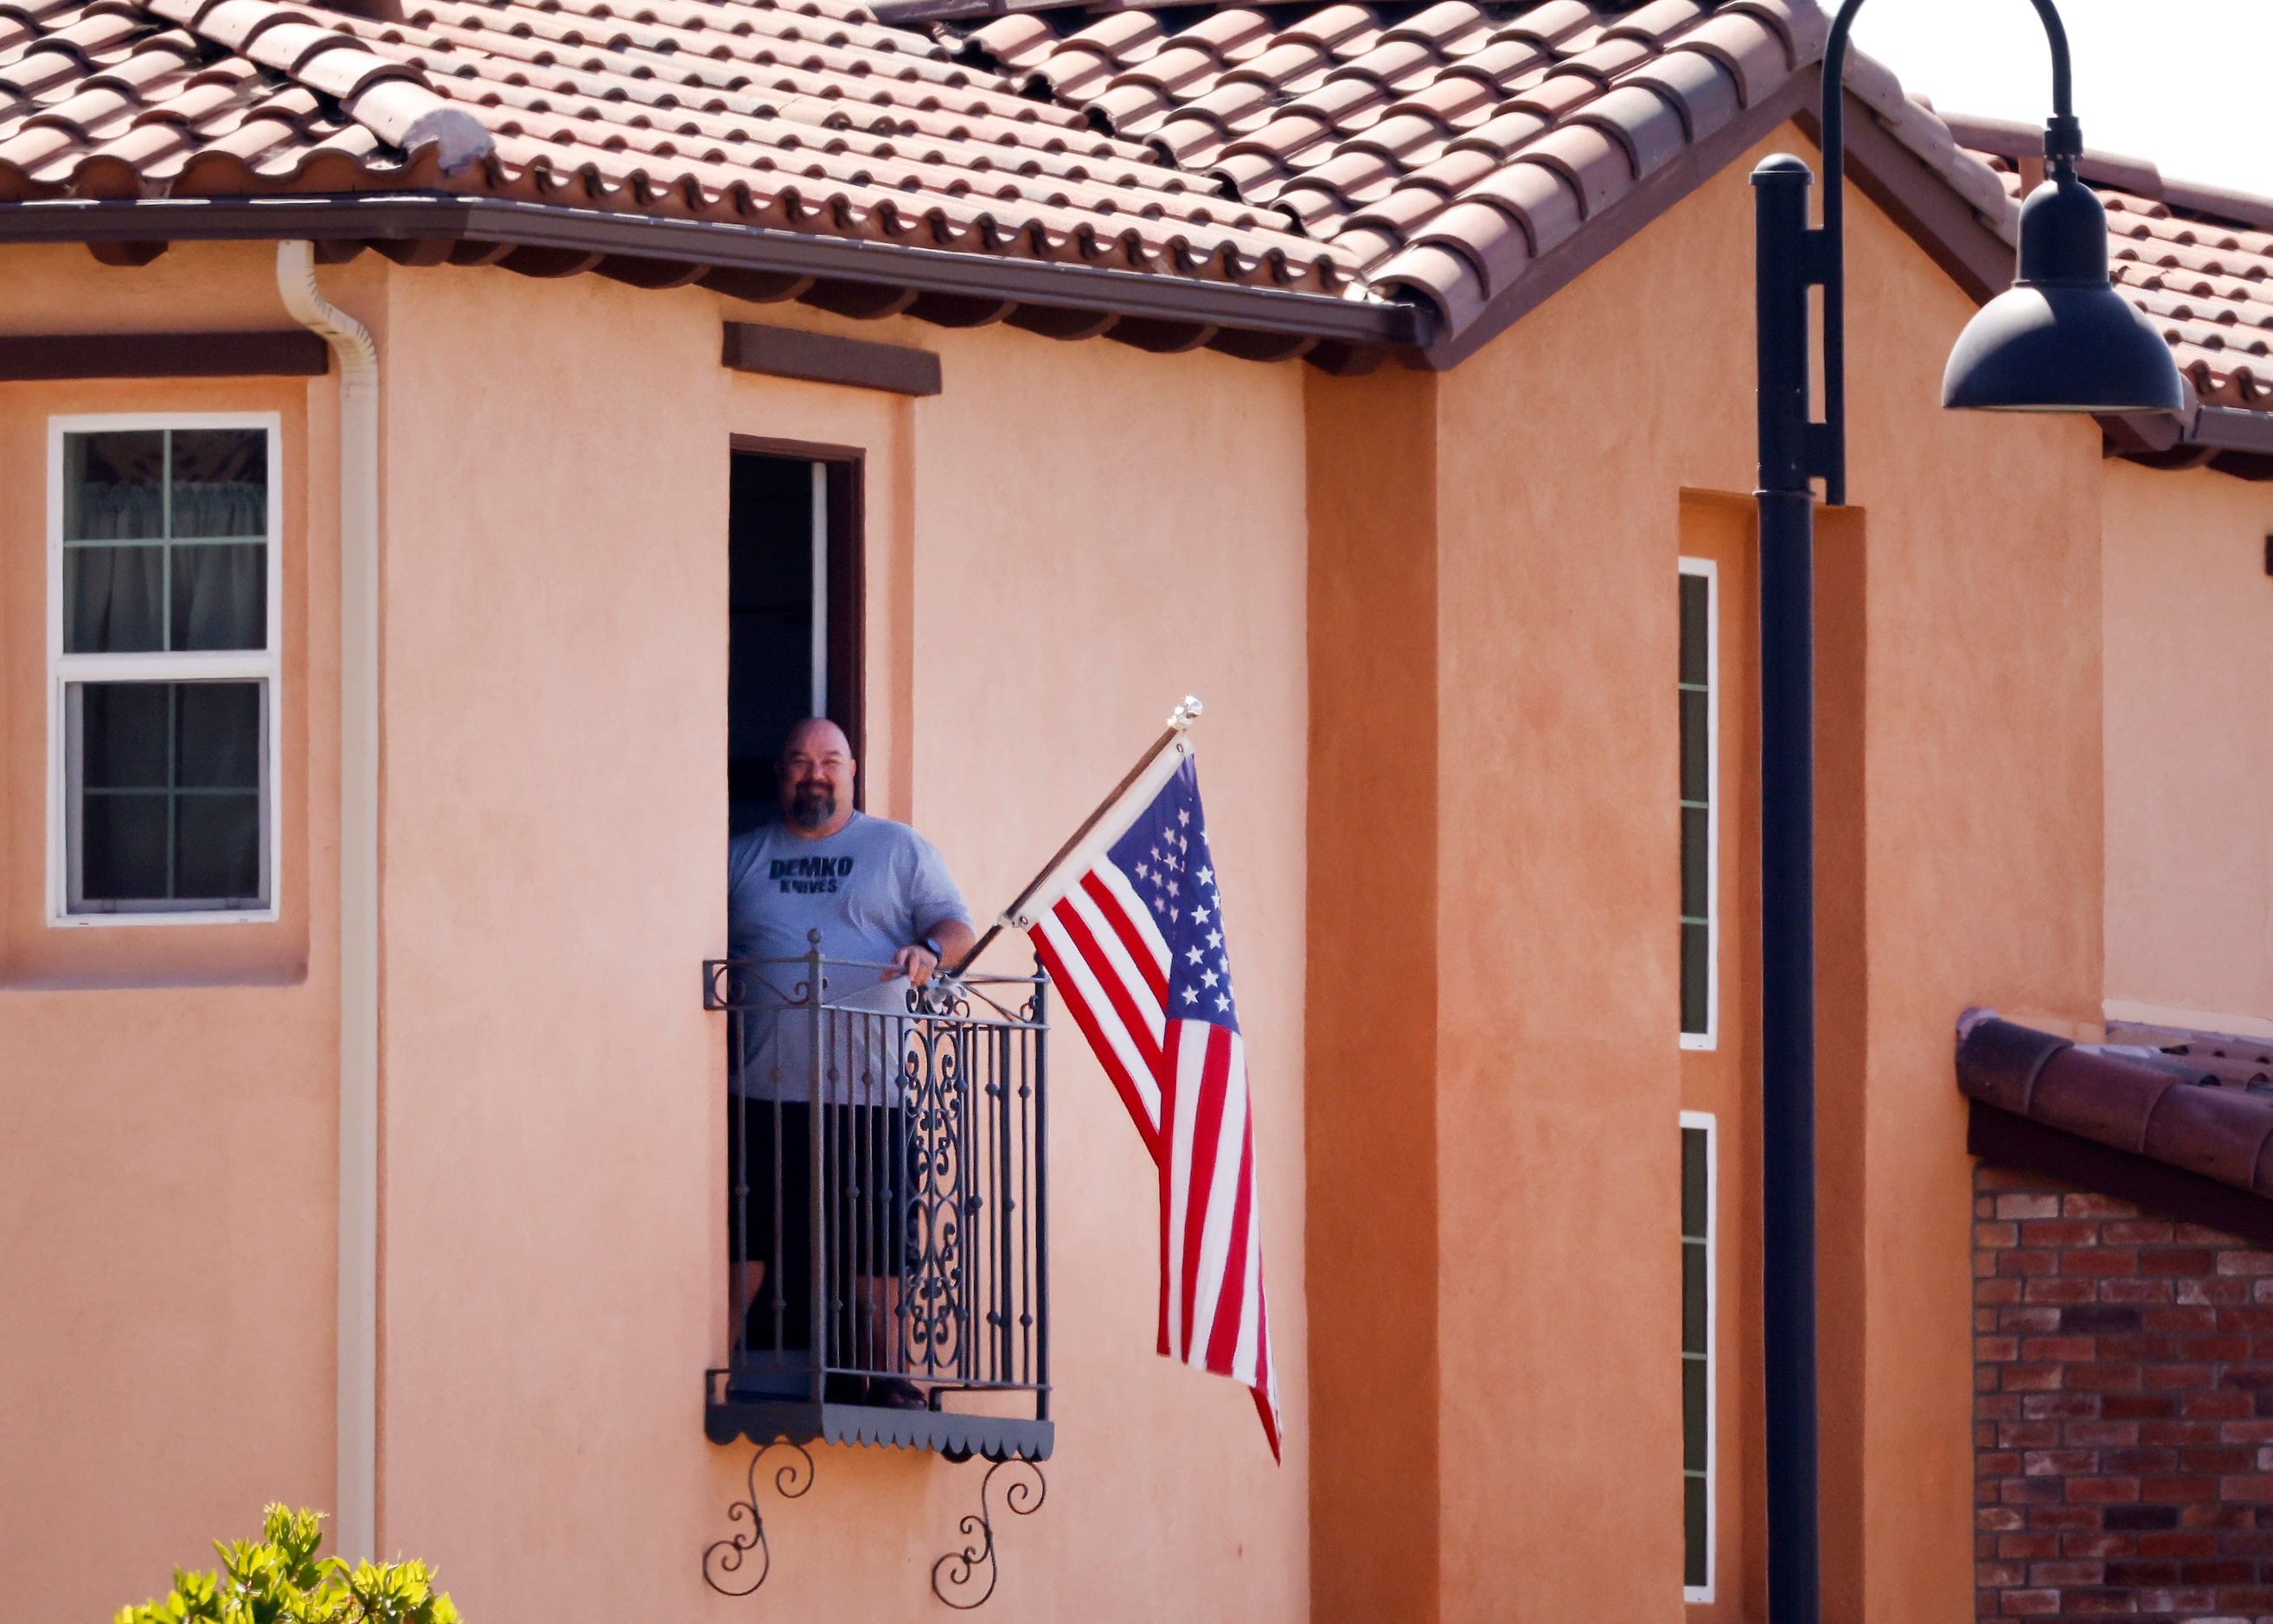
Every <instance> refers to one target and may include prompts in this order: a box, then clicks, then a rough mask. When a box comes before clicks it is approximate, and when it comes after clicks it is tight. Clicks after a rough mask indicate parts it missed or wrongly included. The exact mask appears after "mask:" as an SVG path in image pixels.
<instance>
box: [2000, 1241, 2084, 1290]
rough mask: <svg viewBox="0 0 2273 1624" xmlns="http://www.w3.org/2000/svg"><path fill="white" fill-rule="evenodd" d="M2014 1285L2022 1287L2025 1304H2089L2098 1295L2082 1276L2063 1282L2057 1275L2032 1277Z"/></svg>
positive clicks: (2021, 1254) (2006, 1254) (2011, 1254)
mask: <svg viewBox="0 0 2273 1624" xmlns="http://www.w3.org/2000/svg"><path fill="white" fill-rule="evenodd" d="M1998 1255H1999V1257H2026V1256H2027V1255H2028V1254H2026V1253H2025V1252H2002V1253H1999V1254H1998ZM2014 1283H2015V1284H2017V1285H2019V1286H2020V1288H2021V1300H2022V1302H2024V1303H2088V1302H2090V1301H2091V1300H2093V1298H2095V1297H2097V1295H2098V1293H2097V1291H2095V1289H2094V1288H2093V1285H2092V1283H2091V1282H2090V1281H2089V1280H2087V1279H2084V1278H2083V1277H2082V1276H2076V1277H2074V1278H2073V1279H2067V1280H2063V1279H2061V1278H2060V1277H2059V1276H2057V1275H2031V1276H2029V1277H2028V1278H2026V1279H2024V1280H2016V1281H2015V1282H2014Z"/></svg>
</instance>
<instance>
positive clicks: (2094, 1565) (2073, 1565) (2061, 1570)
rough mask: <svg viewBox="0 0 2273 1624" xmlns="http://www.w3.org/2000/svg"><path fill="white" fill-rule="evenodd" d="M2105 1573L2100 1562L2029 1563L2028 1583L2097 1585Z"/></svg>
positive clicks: (2042, 1584)
mask: <svg viewBox="0 0 2273 1624" xmlns="http://www.w3.org/2000/svg"><path fill="white" fill-rule="evenodd" d="M2105 1571H2106V1568H2105V1565H2104V1563H2100V1562H2031V1563H2030V1564H2029V1583H2030V1584H2032V1585H2040V1586H2051V1585H2070V1584H2097V1583H2099V1582H2100V1575H2102V1574H2103V1573H2104V1572H2105ZM2210 1583H2217V1581H2215V1580H2212V1581H2210Z"/></svg>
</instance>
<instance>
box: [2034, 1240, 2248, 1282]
mask: <svg viewBox="0 0 2273 1624" xmlns="http://www.w3.org/2000/svg"><path fill="white" fill-rule="evenodd" d="M2024 1232H2025V1231H2024ZM2217 1272H2218V1273H2219V1274H2221V1275H2273V1252H2257V1251H2249V1252H2221V1253H2219V1254H2217Z"/></svg>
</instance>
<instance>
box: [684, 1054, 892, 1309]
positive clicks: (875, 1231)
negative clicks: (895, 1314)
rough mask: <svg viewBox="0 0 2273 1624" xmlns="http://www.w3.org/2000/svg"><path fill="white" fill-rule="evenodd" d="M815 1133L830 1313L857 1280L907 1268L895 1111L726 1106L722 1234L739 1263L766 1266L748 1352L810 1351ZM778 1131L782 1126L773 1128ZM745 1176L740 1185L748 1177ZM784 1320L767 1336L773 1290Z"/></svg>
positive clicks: (788, 1104) (745, 1102)
mask: <svg viewBox="0 0 2273 1624" xmlns="http://www.w3.org/2000/svg"><path fill="white" fill-rule="evenodd" d="M816 1114H817V1115H818V1116H819V1117H820V1119H821V1136H822V1137H821V1187H822V1192H823V1200H822V1203H821V1211H822V1223H823V1224H824V1226H825V1231H824V1234H825V1239H826V1241H827V1246H828V1254H829V1261H830V1265H831V1269H830V1272H831V1273H832V1275H834V1276H836V1280H837V1283H838V1284H837V1290H836V1291H835V1292H834V1293H832V1296H833V1298H836V1302H835V1303H834V1304H832V1305H831V1309H832V1311H834V1310H836V1309H841V1307H842V1306H843V1303H844V1300H845V1299H846V1298H848V1297H849V1295H850V1289H849V1288H850V1283H851V1281H852V1280H853V1279H855V1278H858V1277H860V1276H896V1275H898V1274H899V1273H900V1272H901V1271H902V1269H904V1266H905V1263H906V1260H907V1257H908V1250H909V1241H910V1237H909V1225H910V1208H911V1177H912V1169H911V1154H912V1147H911V1144H910V1141H909V1138H908V1122H907V1112H906V1111H903V1110H901V1109H899V1108H898V1107H896V1106H889V1107H888V1106H881V1105H828V1106H824V1107H822V1109H821V1111H819V1112H818V1113H816V1112H815V1111H814V1109H813V1107H812V1106H810V1105H808V1104H805V1103H804V1102H802V1101H784V1102H781V1103H779V1104H776V1102H774V1101H772V1100H761V1099H739V1098H730V1099H729V1100H728V1101H727V1104H726V1128H727V1132H726V1146H727V1153H726V1154H727V1178H726V1232H727V1236H728V1239H729V1244H730V1245H731V1247H732V1249H733V1255H734V1258H735V1260H736V1261H739V1262H751V1263H763V1264H764V1265H766V1276H767V1283H766V1284H764V1285H763V1286H761V1288H760V1290H759V1292H758V1300H757V1301H756V1302H755V1303H754V1304H753V1305H752V1312H751V1314H750V1325H749V1332H750V1337H749V1340H750V1345H752V1346H754V1347H770V1346H775V1345H778V1346H781V1347H784V1348H803V1347H806V1346H808V1345H809V1344H810V1341H811V1337H810V1328H811V1325H812V1312H813V1311H812V1301H813V1298H812V1280H813V1205H814V1203H813V1125H814V1117H815V1115H816ZM776 1123H778V1126H776ZM745 1175H746V1176H745ZM776 1281H778V1286H779V1294H780V1298H781V1301H780V1303H779V1304H778V1307H779V1308H780V1310H781V1313H782V1316H783V1324H782V1328H781V1330H782V1335H781V1340H780V1342H779V1343H778V1344H776V1342H775V1338H774V1334H773V1313H774V1310H775V1308H776V1302H775V1300H774V1299H775V1296H776Z"/></svg>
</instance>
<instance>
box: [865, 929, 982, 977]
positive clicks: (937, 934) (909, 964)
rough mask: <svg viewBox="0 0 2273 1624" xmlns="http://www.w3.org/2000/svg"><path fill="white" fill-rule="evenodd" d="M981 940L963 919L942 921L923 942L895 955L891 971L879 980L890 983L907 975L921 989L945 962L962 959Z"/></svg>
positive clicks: (911, 945)
mask: <svg viewBox="0 0 2273 1624" xmlns="http://www.w3.org/2000/svg"><path fill="white" fill-rule="evenodd" d="M978 939H979V938H978V937H977V936H976V935H975V934H974V933H973V932H972V931H971V927H970V926H969V925H967V924H964V923H963V922H962V921H961V920H960V919H944V920H941V922H940V923H939V924H936V925H934V926H933V927H932V932H931V934H930V935H928V936H926V937H925V938H924V939H923V940H921V941H919V942H911V943H910V944H909V945H908V946H906V947H903V948H901V949H900V950H899V951H898V952H897V953H896V954H893V955H892V968H891V969H888V970H886V971H884V972H883V974H882V975H881V976H880V977H877V979H878V980H880V981H889V980H890V979H891V978H892V977H895V976H905V977H907V978H908V980H909V982H910V983H911V984H912V985H915V986H921V985H923V984H924V983H926V981H929V980H930V979H931V977H932V972H933V971H934V970H935V969H938V968H939V967H940V966H941V964H942V963H952V962H956V961H957V960H960V959H961V958H962V957H963V955H964V954H966V953H968V952H970V951H971V943H973V942H974V941H977V940H978Z"/></svg>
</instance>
